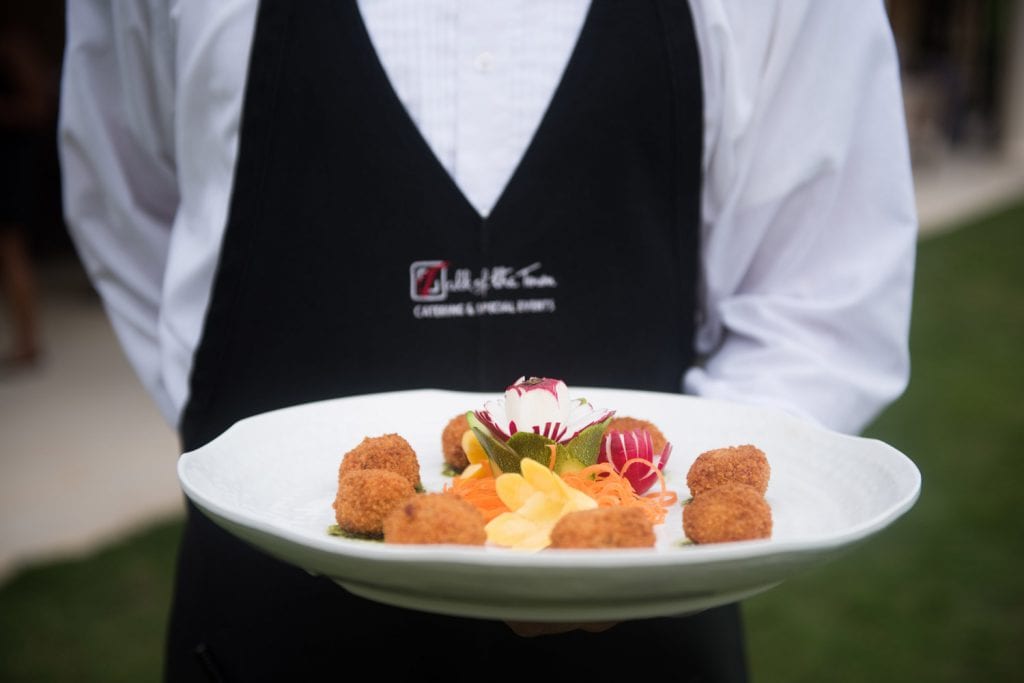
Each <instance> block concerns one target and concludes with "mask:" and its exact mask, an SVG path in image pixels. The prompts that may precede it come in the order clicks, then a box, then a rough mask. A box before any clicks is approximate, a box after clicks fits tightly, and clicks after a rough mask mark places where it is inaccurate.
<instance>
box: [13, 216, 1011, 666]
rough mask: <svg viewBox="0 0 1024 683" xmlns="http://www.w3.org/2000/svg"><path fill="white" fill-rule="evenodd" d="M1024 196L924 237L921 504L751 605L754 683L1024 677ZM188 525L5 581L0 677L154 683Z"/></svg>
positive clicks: (878, 433)
mask: <svg viewBox="0 0 1024 683" xmlns="http://www.w3.org/2000/svg"><path fill="white" fill-rule="evenodd" d="M1022 259H1024V204H1022V205H1020V206H1017V207H1015V208H1012V209H1010V210H1007V211H1005V212H1001V213H999V214H998V215H995V216H992V217H991V218H989V219H986V220H983V221H979V222H978V223H976V224H973V225H970V226H966V227H965V228H963V229H962V230H959V231H956V232H953V233H950V234H946V235H941V236H938V237H934V238H930V239H928V240H926V241H924V242H922V243H921V247H920V252H919V256H918V268H917V291H916V296H915V307H914V317H913V327H912V335H911V345H912V353H913V361H914V371H913V378H912V380H911V384H910V387H909V388H908V390H907V393H906V394H905V395H904V396H903V397H902V398H901V399H900V400H899V401H898V402H897V403H896V404H895V405H894V406H893V407H892V408H891V409H890V410H888V411H887V412H886V413H885V414H884V415H883V416H882V417H881V418H880V419H879V420H878V421H877V422H876V423H875V424H874V425H872V426H871V428H870V429H869V430H868V435H869V436H873V437H877V438H880V439H882V440H884V441H887V442H889V443H891V444H892V445H894V446H895V447H896V448H898V449H900V450H901V451H903V452H904V453H906V454H908V455H909V456H910V457H911V458H913V459H914V461H915V462H916V463H917V464H918V466H919V467H920V468H921V471H922V475H923V485H922V494H921V498H920V500H919V501H918V503H917V505H916V506H915V507H914V508H913V509H912V510H911V511H910V512H909V513H908V514H907V515H905V516H904V517H903V518H901V519H900V520H898V521H897V522H896V523H895V524H894V525H893V526H891V527H889V528H888V529H886V530H885V531H884V532H883V533H881V534H880V535H878V536H876V537H874V538H872V539H870V540H869V541H867V542H866V543H864V544H863V545H860V546H858V547H856V548H854V549H853V550H851V551H850V552H849V553H848V554H847V555H845V556H844V557H842V558H840V559H838V560H836V561H834V562H832V563H830V564H828V565H825V566H824V567H821V568H819V569H817V570H812V571H811V572H808V573H807V574H805V575H803V576H800V577H797V578H794V579H791V580H789V581H787V582H785V583H784V584H782V585H781V586H779V587H777V588H775V589H773V590H771V591H768V592H767V593H764V594H761V595H759V596H757V597H754V598H752V599H750V600H748V601H747V602H746V603H745V610H746V615H747V630H748V634H749V647H750V658H751V665H752V669H753V674H754V681H755V683H775V682H776V681H781V682H785V683H796V682H799V681H814V682H819V681H830V682H831V681H836V682H842V681H858V682H860V681H874V682H885V681H894V682H895V681H899V682H902V681H929V682H930V683H942V682H944V681H957V682H961V681H970V682H973V681H985V682H988V683H998V682H1000V681H1015V680H1018V679H1019V676H1020V672H1021V671H1022V670H1024V579H1022V578H1021V577H1022V575H1024V572H1021V570H1020V566H1019V564H1020V562H1021V560H1024V509H1022V505H1021V502H1024V498H1022V497H1021V495H1020V494H1019V493H1018V492H1019V491H1020V489H1021V483H1020V482H1021V481H1022V480H1024V455H1022V451H1024V449H1022V444H1024V390H1022V387H1024V372H1022V369H1021V368H1022V367H1024V264H1022V263H1021V261H1022ZM180 534H181V528H180V525H179V524H178V523H177V522H174V521H171V522H168V523H166V524H163V525H159V526H157V527H155V528H153V529H151V530H148V531H147V532H145V533H143V534H141V535H138V536H135V537H132V538H129V539H127V540H125V541H124V542H122V543H119V544H117V545H116V546H113V547H110V548H107V549H105V550H103V551H101V552H99V553H97V554H95V555H93V556H91V557H89V558H86V559H84V560H82V561H75V562H64V563H59V564H53V565H46V566H41V567H36V568H32V569H28V570H26V571H24V572H22V573H21V574H19V575H17V576H16V577H14V578H13V579H11V580H10V581H9V582H7V583H6V584H5V585H3V586H0V681H33V682H35V681H103V682H104V683H107V682H111V683H112V682H116V681H132V682H136V681H153V680H158V679H159V673H160V655H161V649H162V645H163V635H164V628H165V621H166V615H167V608H168V604H169V601H170V591H171V579H172V572H173V566H174V553H175V548H176V545H177V542H178V539H179V537H180Z"/></svg>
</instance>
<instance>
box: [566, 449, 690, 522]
mask: <svg viewBox="0 0 1024 683" xmlns="http://www.w3.org/2000/svg"><path fill="white" fill-rule="evenodd" d="M637 460H641V459H640V458H637ZM641 461H642V460H641ZM632 462H633V460H629V461H627V462H626V463H624V465H623V469H626V467H627V466H628V465H629V464H630V463H632ZM642 462H646V461H642ZM658 475H659V480H660V481H661V491H660V492H658V493H656V494H654V495H650V494H649V495H645V496H640V495H637V493H636V491H634V490H633V485H632V484H630V483H629V480H628V479H626V478H625V477H623V476H622V475H621V474H619V473H618V472H616V471H615V468H614V467H613V466H612V465H611V463H607V462H602V463H598V464H596V465H591V466H589V467H584V468H583V469H582V470H578V471H576V472H566V473H565V474H563V475H562V480H563V481H564V482H565V483H566V484H568V485H569V486H572V487H573V488H575V489H578V490H580V491H582V492H583V493H585V494H587V495H588V496H590V497H591V498H593V499H594V500H596V501H597V505H598V507H612V506H616V505H629V506H637V507H640V508H641V509H643V511H644V512H645V513H646V514H647V517H648V519H650V520H651V522H652V523H654V524H661V523H662V522H664V521H665V516H666V515H667V514H668V508H669V507H671V505H672V504H673V503H674V502H675V501H676V494H675V492H673V491H669V490H668V489H667V488H666V485H665V478H664V476H662V475H661V472H660V471H659V472H658Z"/></svg>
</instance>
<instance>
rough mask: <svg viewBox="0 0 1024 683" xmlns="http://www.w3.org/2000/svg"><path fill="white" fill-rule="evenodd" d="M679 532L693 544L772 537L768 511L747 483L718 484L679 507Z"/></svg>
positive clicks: (769, 512)
mask: <svg viewBox="0 0 1024 683" xmlns="http://www.w3.org/2000/svg"><path fill="white" fill-rule="evenodd" d="M683 533H684V534H686V537H687V538H688V539H690V540H691V541H693V542H694V543H724V542H726V541H750V540H754V539H757V538H768V537H770V536H771V535H772V509H771V506H769V505H768V501H766V500H765V498H764V496H762V495H761V494H760V493H759V492H758V491H757V489H755V488H754V487H753V486H748V485H747V484H736V483H729V484H722V485H721V486H716V487H715V488H713V489H710V490H708V491H705V492H703V493H701V494H700V495H699V496H694V498H693V500H691V501H690V502H689V503H687V504H686V505H685V506H684V507H683Z"/></svg>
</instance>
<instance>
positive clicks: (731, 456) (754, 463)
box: [686, 444, 771, 497]
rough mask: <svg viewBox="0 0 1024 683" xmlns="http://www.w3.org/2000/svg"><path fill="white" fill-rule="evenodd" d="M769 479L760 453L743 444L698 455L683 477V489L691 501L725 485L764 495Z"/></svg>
mask: <svg viewBox="0 0 1024 683" xmlns="http://www.w3.org/2000/svg"><path fill="white" fill-rule="evenodd" d="M770 475H771V468H770V467H769V466H768V458H766V457H765V454H764V452H763V451H762V450H761V449H760V448H758V447H757V446H751V445H750V444H745V445H743V446H729V447H727V448H716V449H714V450H710V451H705V452H703V453H701V454H700V455H698V456H697V459H696V460H694V462H693V465H691V466H690V470H689V472H687V473H686V485H687V486H689V487H690V495H691V496H694V497H697V496H699V495H700V494H702V493H704V492H705V491H709V490H711V489H713V488H715V487H717V486H721V485H722V484H728V483H736V484H746V485H747V486H752V487H753V488H755V489H756V490H757V492H758V493H760V494H761V495H764V492H765V491H767V490H768V478H769V476H770Z"/></svg>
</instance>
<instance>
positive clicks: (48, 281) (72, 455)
mask: <svg viewBox="0 0 1024 683" xmlns="http://www.w3.org/2000/svg"><path fill="white" fill-rule="evenodd" d="M919 180H920V183H919V185H920V186H919V189H918V194H919V198H920V201H921V204H920V206H919V213H920V216H921V222H922V234H929V233H932V232H938V231H941V230H944V229H947V228H948V227H949V226H950V225H953V224H956V223H958V222H960V221H961V220H963V219H964V218H967V217H970V216H971V215H976V214H977V213H978V212H985V211H988V210H991V209H992V208H994V207H996V206H998V204H1000V203H1004V202H1006V201H1007V199H1008V198H1010V197H1024V164H1017V165H1009V164H1006V165H1003V166H998V167H997V166H993V165H992V164H991V163H982V162H972V161H969V160H968V161H965V162H963V163H961V164H959V165H953V166H949V167H945V168H943V169H942V170H941V171H927V170H925V171H922V172H921V173H920V174H919ZM40 279H41V286H42V292H41V294H42V315H43V327H44V336H45V340H46V352H47V355H46V359H45V362H44V363H43V365H42V366H41V367H39V368H38V369H35V370H33V371H30V372H23V373H20V374H14V375H5V376H0V582H2V581H3V580H4V578H5V577H7V576H9V575H10V574H11V573H12V572H14V571H16V570H17V568H18V567H20V566H23V565H24V564H26V563H32V562H39V561H46V560H50V559H54V558H59V557H67V556H73V555H76V554H78V553H82V552H85V551H88V550H90V549H92V548H94V547H96V546H97V545H98V544H103V543H106V542H109V541H111V540H113V539H116V538H118V537H120V536H121V535H123V534H124V533H126V532H129V531H132V530H136V529H139V528H142V527H144V526H146V525H148V524H150V523H152V522H153V521H155V520H158V519H164V518H167V517H169V516H174V515H179V514H180V512H181V505H182V500H181V496H180V492H179V489H178V483H177V473H176V470H175V464H176V457H177V452H178V451H177V442H176V440H175V437H174V434H173V432H172V431H171V429H170V428H169V427H168V426H167V425H166V424H164V422H163V420H162V418H161V417H160V415H159V414H158V413H157V411H156V409H155V408H154V407H153V405H152V404H151V403H150V400H149V397H148V395H147V394H146V393H145V392H144V391H143V389H142V388H141V386H140V385H139V384H138V382H137V381H136V379H135V376H134V374H133V373H132V371H131V369H130V368H129V366H128V365H127V363H126V361H125V360H124V357H123V356H122V354H121V351H120V349H119V347H118V346H117V343H116V341H115V339H114V336H113V333H112V332H111V329H110V327H109V325H108V323H107V321H106V318H105V317H104V315H103V312H102V309H101V308H100V305H99V302H98V300H97V299H96V297H95V296H94V295H93V293H92V290H91V289H90V287H89V285H88V283H87V282H86V280H85V278H84V276H83V275H82V273H81V271H80V269H79V268H78V266H77V263H76V262H75V261H73V260H70V259H68V260H65V261H64V262H56V263H46V264H44V265H43V266H42V267H41V270H40ZM7 326H8V322H7V320H6V318H5V317H4V316H3V315H0V348H7V335H8V334H9V330H8V329H7Z"/></svg>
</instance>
